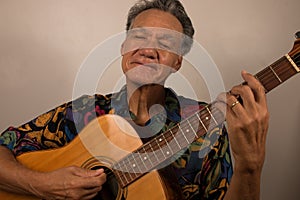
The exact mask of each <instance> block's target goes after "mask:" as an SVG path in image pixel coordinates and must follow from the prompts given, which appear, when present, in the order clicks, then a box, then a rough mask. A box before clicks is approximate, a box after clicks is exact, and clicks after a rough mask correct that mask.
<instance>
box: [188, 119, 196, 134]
mask: <svg viewBox="0 0 300 200" xmlns="http://www.w3.org/2000/svg"><path fill="white" fill-rule="evenodd" d="M186 121H187V123H188V124H189V126H190V127H191V129H192V131H193V133H194V135H195V137H196V138H198V135H197V132H196V131H195V130H194V128H193V126H192V125H191V123H190V121H189V120H188V119H187V120H186Z"/></svg>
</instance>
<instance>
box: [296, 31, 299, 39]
mask: <svg viewBox="0 0 300 200" xmlns="http://www.w3.org/2000/svg"><path fill="white" fill-rule="evenodd" d="M295 38H296V39H300V31H298V32H297V33H295Z"/></svg>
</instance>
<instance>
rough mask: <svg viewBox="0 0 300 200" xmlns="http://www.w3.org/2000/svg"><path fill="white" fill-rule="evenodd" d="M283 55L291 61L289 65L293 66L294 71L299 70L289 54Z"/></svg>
mask: <svg viewBox="0 0 300 200" xmlns="http://www.w3.org/2000/svg"><path fill="white" fill-rule="evenodd" d="M285 57H286V58H287V59H288V61H289V62H290V63H291V65H292V66H293V67H294V68H295V70H296V72H300V69H299V67H298V66H297V65H296V63H295V62H294V61H293V59H292V58H291V57H290V55H289V54H285Z"/></svg>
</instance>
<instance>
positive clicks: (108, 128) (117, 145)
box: [0, 115, 170, 200]
mask: <svg viewBox="0 0 300 200" xmlns="http://www.w3.org/2000/svg"><path fill="white" fill-rule="evenodd" d="M141 145H142V142H141V140H140V139H139V137H138V135H137V134H136V132H135V131H134V129H133V128H132V127H131V126H130V125H129V123H128V122H127V121H125V120H124V119H123V118H121V117H119V116H117V115H104V116H101V117H99V118H97V119H95V120H93V121H92V122H90V124H89V125H87V126H86V127H85V128H84V129H83V130H82V131H81V132H80V134H79V136H77V137H76V138H75V139H74V140H73V141H72V142H70V143H69V144H68V145H66V146H64V147H61V148H57V149H52V150H43V151H35V152H29V153H24V154H22V155H20V156H18V157H17V160H18V161H19V162H20V163H22V164H23V165H24V166H26V167H28V168H30V169H33V170H37V171H42V172H48V171H53V170H56V169H59V168H63V167H67V166H79V167H85V166H84V165H85V164H86V163H87V162H88V161H89V160H93V164H92V165H91V166H87V167H85V168H91V167H95V166H98V167H99V166H105V167H107V168H110V167H111V165H112V164H113V163H114V162H116V161H118V160H120V159H122V158H124V157H125V156H126V155H128V154H129V153H131V152H132V151H134V150H136V149H137V148H138V147H140V146H141ZM149 183H150V184H149ZM149 191H153V192H151V193H149ZM124 194H125V195H126V196H127V198H126V199H128V200H140V199H145V200H147V199H149V200H153V199H159V200H160V199H162V200H163V199H169V196H170V195H169V194H168V193H167V185H165V183H164V182H163V180H162V179H161V177H160V175H159V173H158V172H157V171H151V172H150V173H148V174H146V175H145V176H143V177H141V178H140V179H138V180H137V181H135V182H134V183H132V184H130V185H129V186H128V187H127V188H125V190H124ZM121 196H122V194H119V195H118V197H117V198H116V199H121ZM0 199H6V200H37V199H39V198H36V197H33V196H26V195H18V194H13V193H8V192H5V191H0Z"/></svg>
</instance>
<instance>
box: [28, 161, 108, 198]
mask: <svg viewBox="0 0 300 200" xmlns="http://www.w3.org/2000/svg"><path fill="white" fill-rule="evenodd" d="M40 175H41V176H40V177H39V179H40V182H39V183H34V184H33V183H31V184H30V185H29V187H30V190H31V191H32V193H34V194H35V195H37V196H38V197H41V198H43V199H57V200H58V199H92V198H93V197H95V196H96V195H97V193H98V192H99V191H100V190H101V189H102V185H103V184H104V183H105V181H106V174H105V173H104V170H103V169H98V170H88V169H83V168H80V167H76V166H72V167H66V168H62V169H58V170H55V171H52V172H46V173H41V174H40Z"/></svg>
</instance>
